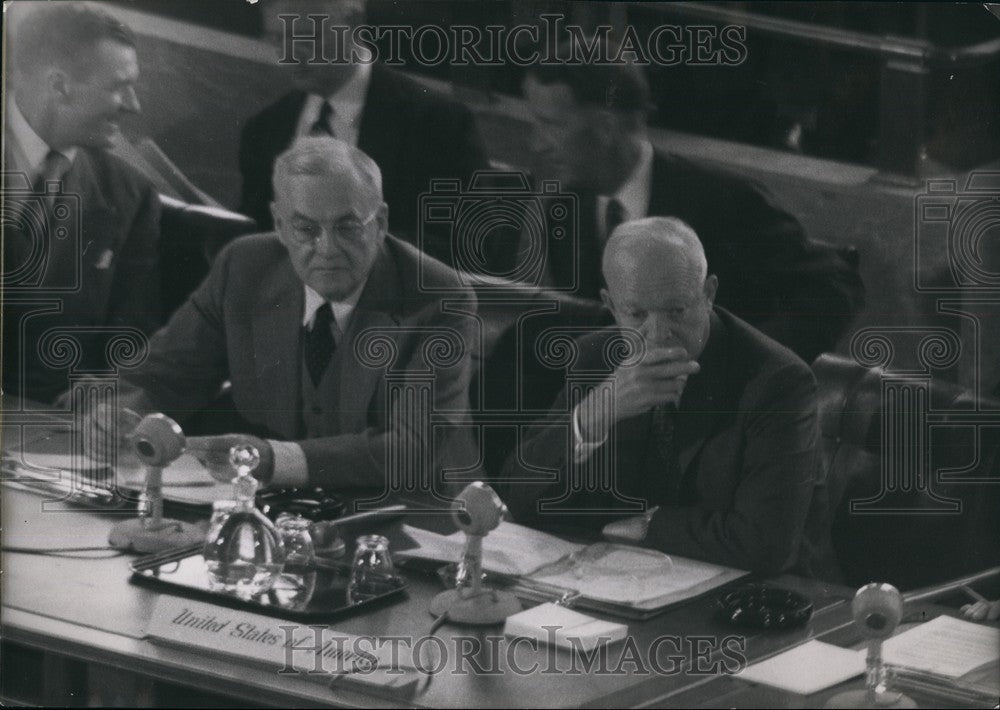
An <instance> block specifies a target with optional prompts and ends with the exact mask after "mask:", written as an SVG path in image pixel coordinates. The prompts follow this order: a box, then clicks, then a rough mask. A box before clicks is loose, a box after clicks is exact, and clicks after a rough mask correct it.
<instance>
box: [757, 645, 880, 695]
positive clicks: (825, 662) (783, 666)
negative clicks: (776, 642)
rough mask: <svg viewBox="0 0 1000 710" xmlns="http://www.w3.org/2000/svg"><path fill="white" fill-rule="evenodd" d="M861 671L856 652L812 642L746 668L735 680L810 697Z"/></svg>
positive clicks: (860, 659) (860, 658) (862, 660)
mask: <svg viewBox="0 0 1000 710" xmlns="http://www.w3.org/2000/svg"><path fill="white" fill-rule="evenodd" d="M864 670H865V658H864V656H863V655H861V656H859V655H858V653H857V651H852V650H851V649H849V648H840V647H839V646H833V645H831V644H828V643H823V642H822V641H816V640H812V641H807V642H806V643H804V644H802V645H801V646H796V647H795V648H793V649H790V650H788V651H785V652H783V653H779V654H778V655H776V656H771V657H770V658H768V659H766V660H764V661H760V662H759V663H754V664H753V665H750V666H747V667H746V668H745V669H744V670H743V672H742V673H740V674H739V675H738V677H739V678H741V679H743V680H746V681H750V682H751V683H764V684H765V685H770V686H773V687H775V688H781V689H782V690H787V691H789V692H791V693H798V694H799V695H811V694H812V693H818V692H820V691H821V690H825V689H827V688H830V687H833V686H834V685H837V684H838V683H843V682H844V681H845V680H849V679H851V678H853V677H854V676H857V675H861V674H862V673H864Z"/></svg>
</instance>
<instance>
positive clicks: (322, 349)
mask: <svg viewBox="0 0 1000 710" xmlns="http://www.w3.org/2000/svg"><path fill="white" fill-rule="evenodd" d="M333 322H334V320H333V309H332V308H330V304H329V303H324V304H323V305H322V306H320V307H319V308H317V309H316V317H315V318H314V319H313V327H312V330H308V329H307V330H306V332H305V359H306V370H308V371H309V378H310V379H311V380H312V383H313V385H315V386H319V382H320V380H322V379H323V373H324V372H325V371H326V368H327V366H328V365H329V364H330V359H331V358H332V357H333V350H334V342H333Z"/></svg>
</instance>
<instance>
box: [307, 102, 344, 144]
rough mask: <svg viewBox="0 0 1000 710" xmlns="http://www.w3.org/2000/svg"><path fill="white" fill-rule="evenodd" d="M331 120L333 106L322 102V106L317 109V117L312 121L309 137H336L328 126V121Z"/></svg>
mask: <svg viewBox="0 0 1000 710" xmlns="http://www.w3.org/2000/svg"><path fill="white" fill-rule="evenodd" d="M332 118H333V106H331V105H330V102H329V101H324V102H323V105H322V106H321V107H320V109H319V116H317V117H316V120H315V121H313V124H312V128H310V129H309V135H311V136H331V137H333V138H336V137H337V134H336V133H334V131H333V128H332V127H331V126H330V119H332Z"/></svg>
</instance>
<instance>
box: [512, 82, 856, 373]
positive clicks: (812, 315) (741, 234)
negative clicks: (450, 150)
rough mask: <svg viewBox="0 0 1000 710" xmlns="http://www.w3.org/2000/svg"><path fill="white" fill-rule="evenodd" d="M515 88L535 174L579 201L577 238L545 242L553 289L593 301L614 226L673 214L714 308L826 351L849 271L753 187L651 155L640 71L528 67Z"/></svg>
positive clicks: (844, 322) (852, 286)
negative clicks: (693, 243)
mask: <svg viewBox="0 0 1000 710" xmlns="http://www.w3.org/2000/svg"><path fill="white" fill-rule="evenodd" d="M523 90H524V96H525V98H526V100H527V104H528V109H529V111H530V112H531V118H532V122H533V138H532V144H531V149H532V150H531V153H532V155H533V156H534V158H535V163H534V164H533V165H532V169H533V172H534V173H535V176H536V178H538V179H551V180H558V181H559V182H560V185H561V188H562V189H563V190H564V191H567V192H572V193H575V194H577V195H578V197H579V210H580V226H579V232H578V233H577V234H576V235H575V236H576V239H575V240H571V239H549V240H548V243H547V245H546V250H547V258H548V264H547V266H548V271H549V276H550V281H551V283H552V284H553V285H555V286H557V287H560V288H564V289H571V290H572V292H573V293H575V294H576V295H578V296H583V297H586V298H594V299H596V298H598V295H599V293H600V290H601V288H602V286H603V285H604V284H603V278H602V275H601V254H602V252H603V250H604V244H605V242H606V241H607V239H608V236H609V235H610V234H611V233H612V231H613V230H614V228H615V227H616V226H617V225H618V224H620V223H622V222H624V221H627V220H631V219H640V218H642V217H647V216H674V217H678V218H679V219H681V220H683V221H684V222H686V223H687V224H689V225H690V226H691V227H692V228H693V229H694V231H695V232H696V233H697V234H698V236H699V237H700V239H701V242H702V244H703V245H704V249H705V254H706V256H707V258H708V265H709V269H710V270H711V271H712V273H714V274H716V275H717V276H718V277H719V283H720V290H719V293H718V303H719V304H720V305H722V306H725V307H726V308H728V309H729V310H731V311H732V312H733V313H735V314H736V315H738V316H740V317H742V318H744V319H745V320H747V321H748V322H749V323H751V324H752V325H755V326H757V327H758V328H760V329H761V330H762V331H764V332H765V333H767V334H768V335H770V336H771V337H773V338H774V339H775V340H777V341H778V342H780V343H782V344H784V345H786V346H788V347H790V348H791V349H792V350H793V351H795V352H796V353H797V354H798V355H799V356H800V357H802V358H803V359H804V360H805V361H806V362H812V360H813V359H815V357H816V356H817V355H818V354H819V353H821V352H824V351H826V350H832V349H833V348H834V346H835V345H836V343H837V341H838V340H839V339H840V337H841V335H843V333H844V332H845V330H846V328H847V326H848V325H849V324H850V322H851V321H852V320H853V318H854V316H855V315H856V314H857V313H858V311H859V310H860V309H861V307H862V305H863V303H864V286H863V284H862V282H861V278H860V275H859V274H858V270H857V264H856V263H851V258H850V257H848V256H847V255H845V254H844V253H843V252H842V250H838V249H835V248H834V247H832V246H830V245H827V244H823V243H820V242H816V241H813V240H810V239H809V238H807V237H806V235H805V233H804V232H803V230H802V227H801V225H800V224H799V223H798V221H797V220H796V219H795V218H794V217H792V216H791V215H790V214H788V213H787V212H785V211H783V210H781V209H780V208H778V207H777V206H776V205H775V204H774V202H773V200H772V199H771V198H770V196H769V195H768V194H767V193H766V192H765V190H764V189H763V188H762V187H761V186H760V185H757V184H755V183H753V182H752V181H750V180H748V179H745V178H742V177H738V176H736V175H734V174H731V173H727V172H724V171H722V170H718V169H715V168H710V167H708V166H705V165H700V164H696V163H694V162H691V161H688V160H686V159H684V158H681V157H679V156H676V155H671V154H668V153H665V152H662V151H660V150H658V149H654V147H653V145H652V143H651V142H650V139H649V136H648V132H647V117H648V115H649V113H650V111H651V109H652V107H653V106H652V102H651V98H650V93H649V86H648V84H647V82H646V77H645V75H644V74H643V72H642V70H641V68H640V67H638V66H636V65H633V64H607V63H606V64H600V63H590V64H586V63H578V64H558V65H536V66H533V67H530V68H529V70H528V74H527V76H526V78H525V80H524V84H523ZM661 100H663V101H680V100H683V97H662V98H661ZM574 251H575V252H576V253H575V254H574Z"/></svg>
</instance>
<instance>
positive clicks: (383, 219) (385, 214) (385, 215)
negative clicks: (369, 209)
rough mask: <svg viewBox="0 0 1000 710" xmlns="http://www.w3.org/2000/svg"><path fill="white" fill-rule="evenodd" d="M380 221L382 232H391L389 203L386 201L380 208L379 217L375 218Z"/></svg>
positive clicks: (379, 226)
mask: <svg viewBox="0 0 1000 710" xmlns="http://www.w3.org/2000/svg"><path fill="white" fill-rule="evenodd" d="M375 219H376V220H377V221H378V228H379V231H381V232H382V234H387V233H388V232H389V205H387V204H386V203H385V202H383V203H382V206H381V207H379V208H378V217H376V218H375Z"/></svg>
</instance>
